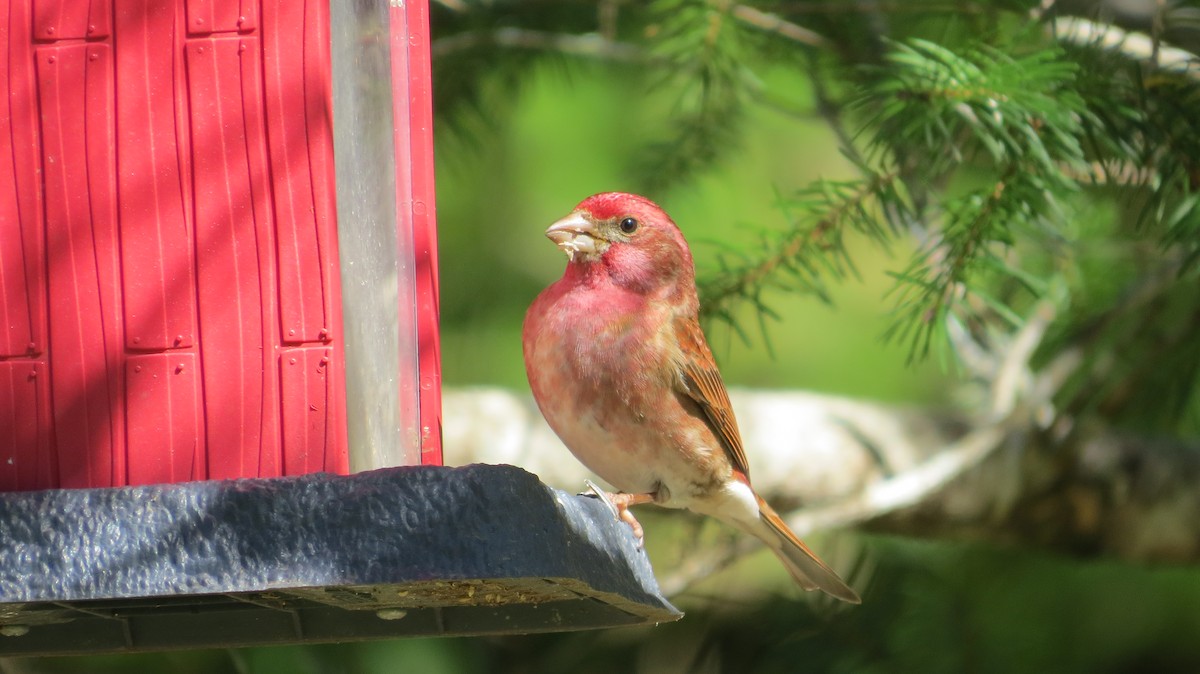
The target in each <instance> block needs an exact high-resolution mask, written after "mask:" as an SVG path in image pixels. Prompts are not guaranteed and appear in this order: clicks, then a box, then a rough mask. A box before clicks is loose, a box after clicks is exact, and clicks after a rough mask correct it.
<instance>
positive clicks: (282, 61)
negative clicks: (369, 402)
mask: <svg viewBox="0 0 1200 674" xmlns="http://www.w3.org/2000/svg"><path fill="white" fill-rule="evenodd" d="M328 25H329V6H328V4H326V3H323V2H306V3H302V2H280V3H267V4H266V5H265V6H264V7H263V69H264V72H265V75H266V76H265V78H264V84H265V93H266V110H267V122H268V125H269V128H270V131H271V132H270V134H269V136H268V142H269V144H270V152H271V175H272V179H273V187H274V191H273V193H274V204H275V215H276V221H277V222H278V238H277V242H278V255H279V309H280V323H281V326H280V327H281V330H282V334H283V341H284V342H285V343H287V344H297V343H301V342H314V341H328V340H330V339H332V338H333V322H332V319H331V316H330V313H331V311H332V302H333V298H332V296H331V295H332V290H333V288H332V279H333V275H334V270H335V267H334V265H335V261H336V260H337V250H336V247H335V246H334V245H333V243H332V242H333V237H332V234H333V231H332V230H333V228H332V227H331V226H330V225H331V223H332V222H333V220H334V217H335V215H334V212H333V200H332V199H331V198H330V197H331V196H332V194H333V173H332V170H331V167H332V163H333V156H332V155H333V139H332V133H333V125H332V121H331V111H330V102H331V92H330V82H329V78H328V77H324V76H322V73H323V70H324V69H326V68H328V64H329V48H328V44H329V37H328ZM297 31H299V35H297V34H296V33H297ZM298 37H300V38H302V39H303V41H304V44H305V45H307V46H308V48H306V49H296V48H295V43H296V40H297V38H298Z"/></svg>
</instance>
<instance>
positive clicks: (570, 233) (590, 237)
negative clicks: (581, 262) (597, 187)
mask: <svg viewBox="0 0 1200 674" xmlns="http://www.w3.org/2000/svg"><path fill="white" fill-rule="evenodd" d="M546 237H547V238H549V239H550V240H551V241H553V242H554V244H555V245H556V246H558V247H559V248H560V249H562V251H563V252H564V253H566V254H567V259H570V260H574V259H575V256H576V255H584V256H587V255H594V254H595V253H596V252H597V241H596V238H597V237H596V226H595V225H594V224H592V222H591V221H590V220H588V219H587V218H585V217H583V214H582V213H580V212H578V211H576V212H574V213H572V214H570V215H568V216H567V217H565V218H563V219H562V220H559V221H558V222H556V223H554V224H553V225H550V227H549V228H547V229H546Z"/></svg>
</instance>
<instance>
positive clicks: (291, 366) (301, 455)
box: [280, 347, 349, 475]
mask: <svg viewBox="0 0 1200 674" xmlns="http://www.w3.org/2000/svg"><path fill="white" fill-rule="evenodd" d="M333 368H334V364H333V349H331V348H329V347H309V348H296V349H285V350H284V351H283V353H282V356H281V358H280V371H281V381H282V382H283V388H282V409H283V473H284V475H303V474H305V473H313V472H317V471H330V472H341V473H344V472H346V469H347V466H348V465H349V456H348V454H347V452H346V443H345V442H338V441H337V435H338V432H339V431H338V429H339V426H340V423H341V419H340V417H341V415H340V414H338V405H337V404H336V402H337V396H336V393H335V392H334V391H333V389H332V386H333V383H334V382H335V381H338V379H339V377H336V376H334V373H333Z"/></svg>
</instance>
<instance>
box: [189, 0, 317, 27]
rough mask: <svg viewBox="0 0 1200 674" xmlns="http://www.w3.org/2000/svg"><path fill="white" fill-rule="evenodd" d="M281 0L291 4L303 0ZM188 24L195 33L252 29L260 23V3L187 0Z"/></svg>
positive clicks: (296, 3)
mask: <svg viewBox="0 0 1200 674" xmlns="http://www.w3.org/2000/svg"><path fill="white" fill-rule="evenodd" d="M281 1H282V4H289V5H293V4H294V5H299V4H302V2H303V0H281ZM268 4H269V3H268ZM187 25H188V32H189V33H192V34H194V35H204V34H208V33H224V32H233V31H241V32H248V31H252V30H254V28H255V27H256V26H257V25H258V3H257V2H256V0H187Z"/></svg>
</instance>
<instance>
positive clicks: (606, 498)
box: [579, 480, 621, 519]
mask: <svg viewBox="0 0 1200 674" xmlns="http://www.w3.org/2000/svg"><path fill="white" fill-rule="evenodd" d="M583 483H584V484H586V485H587V489H586V490H584V491H581V492H579V495H580V496H590V497H592V498H598V499H600V502H601V503H603V504H604V505H606V506H608V510H609V511H610V512H611V513H612V516H613V518H614V519H621V511H620V510H618V509H617V504H616V503H613V500H612V495H611V494H609V493H608V492H606V491H604V490H603V489H601V488H600V487H599V486H597V485H596V483H595V482H592V481H591V480H584V481H583Z"/></svg>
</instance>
